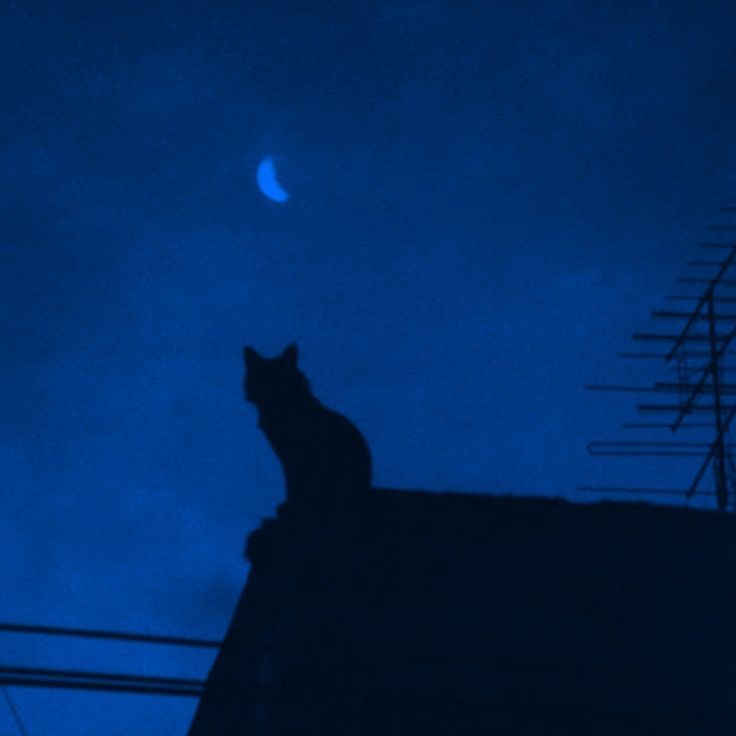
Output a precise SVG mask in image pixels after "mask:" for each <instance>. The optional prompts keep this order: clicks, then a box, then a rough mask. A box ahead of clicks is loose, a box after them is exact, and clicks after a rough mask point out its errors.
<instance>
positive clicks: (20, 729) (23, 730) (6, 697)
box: [2, 687, 28, 736]
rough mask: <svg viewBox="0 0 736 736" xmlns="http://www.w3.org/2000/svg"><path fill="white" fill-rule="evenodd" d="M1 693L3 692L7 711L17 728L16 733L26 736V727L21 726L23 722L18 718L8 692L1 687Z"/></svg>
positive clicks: (16, 710) (18, 714) (16, 709)
mask: <svg viewBox="0 0 736 736" xmlns="http://www.w3.org/2000/svg"><path fill="white" fill-rule="evenodd" d="M2 691H3V695H4V696H5V702H6V703H7V704H8V709H9V710H10V713H11V715H12V716H13V720H14V721H15V725H16V726H17V727H18V731H19V732H20V733H21V734H22V735H23V736H28V731H27V730H26V727H25V725H24V724H23V720H22V719H21V717H20V713H19V712H18V708H17V707H16V705H15V702H14V701H13V699H12V698H11V697H10V691H9V690H8V688H7V687H3V688H2Z"/></svg>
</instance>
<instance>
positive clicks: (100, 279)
mask: <svg viewBox="0 0 736 736" xmlns="http://www.w3.org/2000/svg"><path fill="white" fill-rule="evenodd" d="M735 28H736V4H734V3H733V2H730V1H729V2H727V1H725V0H724V1H720V0H713V1H711V2H708V3H699V2H695V0H691V1H690V2H674V1H672V2H668V1H667V0H661V2H646V3H645V2H641V1H640V0H627V1H625V2H621V1H619V2H613V1H612V0H603V1H602V2H596V3H591V2H588V1H587V0H567V1H563V0H556V1H552V2H531V1H525V0H522V1H519V0H506V1H504V2H487V1H486V2H480V1H478V2H465V3H460V2H450V0H447V1H446V2H441V1H439V0H437V1H433V0H426V1H424V2H423V1H422V0H407V1H405V2H401V1H399V0H395V1H393V2H388V1H387V0H379V1H377V2H370V3H367V2H366V3H359V2H342V3H338V2H331V1H329V0H321V2H319V3H314V2H312V3H307V2H300V1H299V0H268V1H265V0H264V1H263V2H259V3H256V2H250V3H235V2H228V3H225V2H221V3H218V2H182V0H178V1H177V2H175V3H174V2H170V3H169V2H158V1H157V0H148V1H147V2H137V1H136V0H132V1H131V2H127V3H107V2H91V1H90V0H87V1H86V2H79V1H75V0H63V2H62V1H61V0H59V1H58V2H48V1H46V2H37V1H36V0H21V1H20V2H9V1H8V0H6V2H4V3H3V4H2V6H1V7H0V60H1V64H0V89H1V90H2V96H3V104H2V106H1V107H0V192H1V193H2V197H0V279H1V285H2V289H1V291H0V300H2V309H0V332H1V335H2V348H1V350H0V359H1V361H2V362H1V365H2V376H3V380H2V385H1V386H0V472H1V473H2V478H3V501H4V503H3V512H2V514H0V579H1V580H2V595H1V597H0V601H1V605H0V619H1V620H4V621H18V622H25V623H31V622H34V623H42V624H55V625H71V626H89V627H96V628H112V629H124V630H134V631H146V632H154V633H163V634H172V635H175V634H180V635H191V636H205V637H212V638H219V637H221V636H222V635H223V633H224V631H225V628H226V626H227V623H228V621H229V618H230V615H231V613H232V610H233V606H234V604H235V601H236V600H237V596H238V594H239V592H240V589H241V586H242V584H243V582H244V580H245V576H246V574H247V565H246V563H245V562H244V560H243V558H242V549H243V542H244V537H245V535H246V534H247V533H248V531H250V530H251V529H253V528H254V527H255V526H256V525H257V524H258V523H259V520H260V519H261V518H262V517H263V516H264V515H267V514H269V513H271V512H273V510H274V509H275V506H276V505H277V504H278V503H279V501H280V500H281V499H282V497H283V485H282V479H281V470H280V466H279V465H278V462H277V460H276V458H275V456H273V454H272V453H271V451H270V448H269V447H268V445H267V443H266V440H265V438H264V437H263V436H262V435H261V434H260V433H259V431H258V428H257V426H256V413H255V410H254V408H253V407H252V406H251V405H247V404H245V403H244V402H243V399H242V393H241V385H240V384H241V380H242V362H241V349H242V346H243V344H245V343H247V344H250V345H253V346H254V347H255V348H256V349H258V350H259V351H260V352H262V353H263V354H265V355H275V354H277V353H279V352H280V351H281V350H282V349H283V347H284V346H285V345H286V344H287V343H288V342H291V341H296V342H297V343H298V345H299V348H300V362H301V365H302V368H303V369H304V371H305V372H306V374H307V375H308V377H309V378H310V380H311V383H312V386H313V389H314V391H315V394H316V395H317V396H318V397H319V398H320V399H322V400H323V401H324V402H325V403H326V404H328V405H329V406H331V407H334V408H336V409H338V410H339V411H341V412H343V413H345V414H347V415H348V416H350V417H351V418H352V419H353V420H354V421H355V423H356V424H357V425H358V426H359V427H360V428H361V430H362V431H363V433H364V435H365V437H366V438H367V440H368V442H369V443H370V445H371V448H372V452H373V459H374V472H375V483H376V485H379V486H390V487H395V488H406V489H411V488H422V489H427V490H437V491H441V490H463V491H474V492H488V493H504V492H514V493H524V494H544V495H562V496H565V497H566V498H569V499H571V500H578V501H579V500H589V498H590V497H587V496H584V495H581V494H580V493H578V492H576V490H575V489H576V487H577V486H578V485H580V484H602V483H607V484H613V485H622V484H623V485H626V484H635V485H649V486H662V487H670V486H676V487H686V486H687V485H688V483H689V480H690V478H691V476H692V474H693V466H692V464H691V465H685V466H683V465H682V464H679V465H673V464H672V463H669V464H663V463H659V464H655V465H652V464H651V463H641V462H639V463H637V464H635V465H632V464H631V463H630V462H629V463H628V464H627V463H625V462H615V461H610V460H608V461H606V460H603V459H593V458H589V457H588V455H587V453H586V444H587V443H588V442H589V441H590V440H593V439H607V438H617V437H618V438H620V437H621V433H620V431H619V430H618V426H619V423H620V421H621V420H622V419H635V418H636V415H635V411H634V408H633V407H634V401H633V399H632V398H631V397H626V396H621V395H600V394H592V393H589V392H586V391H584V390H583V386H584V385H585V384H588V383H604V382H609V381H610V382H617V383H627V382H628V383H641V384H644V383H647V382H648V381H649V379H650V377H651V373H650V372H648V371H649V370H650V369H649V367H648V366H646V365H643V364H640V363H633V364H632V363H626V362H625V361H622V360H621V359H619V358H617V357H616V353H617V351H619V350H623V349H629V348H630V347H631V344H630V341H629V336H630V334H631V333H632V332H633V331H634V330H636V329H645V328H648V327H650V326H651V325H650V322H649V312H650V310H651V309H653V308H657V307H661V306H663V304H664V302H663V300H664V296H665V295H666V294H668V293H671V292H672V291H673V284H674V281H675V279H676V278H677V277H678V276H680V275H682V274H683V272H684V263H685V261H686V260H687V259H688V258H690V257H693V256H694V255H697V252H698V251H697V248H696V243H697V242H698V241H700V240H703V239H706V236H707V235H708V231H707V226H708V224H710V223H712V222H718V221H719V217H720V216H719V213H718V208H719V206H720V205H722V204H724V203H731V204H733V203H734V202H735V200H736V160H734V157H735V156H736V135H735V133H736V115H735V114H734V113H735V112H736V44H734V29H735ZM266 157H271V158H272V159H273V161H274V163H275V166H276V169H277V171H278V175H279V179H280V181H281V183H282V184H283V186H284V187H285V188H286V189H287V190H288V191H289V193H290V198H289V199H288V201H286V202H284V203H277V202H273V201H269V200H268V199H266V198H265V197H264V196H263V195H262V194H261V192H260V191H259V190H258V187H257V185H256V177H255V172H256V169H257V167H258V164H259V162H260V161H262V160H263V159H264V158H266ZM711 239H712V238H711ZM658 375H659V377H660V378H664V379H666V378H667V376H666V374H664V373H662V374H658ZM696 465H697V462H696ZM672 502H673V503H681V501H680V500H679V499H673V500H672ZM711 504H712V501H711ZM0 657H1V660H0V664H23V665H31V664H33V665H39V666H66V667H82V666H90V667H95V668H98V669H108V670H109V669H119V670H121V671H133V672H140V673H143V672H147V673H150V674H172V675H176V676H189V677H204V676H205V675H206V672H207V669H208V667H209V664H210V657H209V656H206V655H197V656H193V655H185V654H183V653H181V652H177V651H171V650H164V649H160V648H159V649H146V648H136V647H130V646H128V647H123V646H114V647H113V646H102V645H99V644H94V645H93V644H84V645H82V644H80V643H78V642H75V643H73V644H72V643H67V644H63V645H62V644H60V643H57V642H52V641H50V640H40V639H39V640H36V639H34V638H30V637H21V636H9V635H2V636H1V637H0ZM12 694H13V697H14V698H15V701H16V702H17V704H18V708H19V711H20V712H21V715H22V716H23V718H24V720H25V722H26V726H27V728H28V730H29V733H30V734H32V735H33V736H44V735H45V734H58V733H64V734H68V735H69V736H82V735H87V734H90V735H91V734H130V733H136V734H141V735H142V736H149V735H150V736H153V735H160V734H163V733H167V734H168V733H171V734H176V733H184V731H185V729H186V726H187V724H188V722H189V719H190V717H191V714H192V712H193V708H194V706H195V703H194V702H193V701H191V700H180V699H167V698H145V697H137V698H132V697H127V696H121V695H105V696H99V695H97V696H95V695H89V694H79V693H69V692H63V691H62V692H50V691H41V690H39V691H32V690H20V689H14V690H13V691H12ZM59 724H63V728H62V727H61V726H60V725H59ZM12 729H13V726H12V722H11V721H10V718H9V714H8V712H7V709H5V708H4V703H3V702H2V701H0V731H2V732H3V733H5V732H7V733H11V732H13V731H12Z"/></svg>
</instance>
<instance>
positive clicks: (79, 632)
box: [0, 623, 222, 649]
mask: <svg viewBox="0 0 736 736" xmlns="http://www.w3.org/2000/svg"><path fill="white" fill-rule="evenodd" d="M3 631H5V632H10V633H15V634H46V635H49V636H72V637H80V638H83V639H112V640H116V641H130V642H136V643H139V644H164V645H168V646H180V647H197V648H200V649H219V648H220V645H221V644H222V642H221V641H215V640H214V639H196V638H192V637H187V636H159V635H157V634H136V633H132V632H125V631H105V630H101V629H72V628H66V627H61V626H33V625H29V624H13V623H0V632H3Z"/></svg>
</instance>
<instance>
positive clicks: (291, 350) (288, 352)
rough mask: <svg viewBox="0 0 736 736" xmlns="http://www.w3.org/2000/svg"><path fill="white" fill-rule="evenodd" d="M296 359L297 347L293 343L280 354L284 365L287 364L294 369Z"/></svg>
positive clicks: (297, 354) (297, 355)
mask: <svg viewBox="0 0 736 736" xmlns="http://www.w3.org/2000/svg"><path fill="white" fill-rule="evenodd" d="M298 357H299V351H298V350H297V347H296V345H295V344H294V343H293V342H292V343H291V344H290V345H288V346H287V347H286V349H285V350H284V352H283V353H281V360H283V361H284V362H285V363H288V364H289V365H291V366H293V367H295V368H296V360H297V358H298Z"/></svg>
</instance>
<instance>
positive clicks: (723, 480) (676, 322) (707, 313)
mask: <svg viewBox="0 0 736 736" xmlns="http://www.w3.org/2000/svg"><path fill="white" fill-rule="evenodd" d="M721 212H731V213H736V207H722V208H721ZM710 229H711V230H712V231H716V232H721V233H726V232H728V231H733V232H736V225H733V224H722V225H712V226H711V227H710ZM699 245H700V248H701V251H702V252H704V253H705V254H706V255H704V257H702V258H697V259H694V260H690V261H688V262H687V265H688V266H689V268H690V269H691V270H690V271H689V272H688V275H687V276H684V277H682V278H680V279H678V284H679V285H681V287H682V288H681V291H683V292H686V293H676V294H672V295H669V296H667V297H666V299H667V301H668V302H669V303H670V306H668V307H667V308H665V309H658V310H654V311H653V312H652V313H651V316H652V318H653V319H654V320H656V321H657V322H658V323H660V324H665V325H668V326H669V325H672V326H673V327H674V329H671V328H669V327H663V329H662V330H659V331H656V332H635V333H634V334H633V339H634V341H635V342H636V343H638V344H640V345H642V344H643V345H645V346H646V348H642V349H640V350H636V351H633V352H622V353H619V355H620V356H621V357H623V358H625V359H630V360H643V361H659V360H662V361H664V363H665V364H666V367H667V368H669V369H670V370H671V371H674V374H675V375H674V377H673V378H672V379H671V380H669V381H657V382H655V383H654V384H653V385H649V386H616V385H592V386H587V388H588V389H591V390H594V391H617V392H624V393H632V394H639V395H644V396H646V398H643V399H642V403H639V404H638V407H637V408H638V412H639V415H640V416H641V417H642V421H637V422H630V423H624V424H623V428H624V429H626V430H629V431H634V432H647V433H655V434H656V435H657V436H655V437H654V438H653V439H649V438H647V439H645V440H641V439H635V440H625V441H595V442H591V443H589V445H588V452H589V453H590V454H591V455H595V456H607V457H637V458H645V457H650V458H651V457H659V458H700V460H701V462H700V465H699V467H698V468H697V471H696V472H695V474H694V477H693V478H692V481H691V483H690V485H689V487H688V488H686V489H679V490H673V489H662V488H622V487H618V488H615V487H596V486H582V487H580V488H579V490H582V491H598V492H610V493H622V492H625V493H634V494H651V495H654V494H659V495H677V494H683V495H684V497H685V498H686V499H688V500H689V499H691V498H692V497H693V496H694V495H695V494H696V493H698V494H699V495H701V496H703V495H706V496H714V497H715V500H716V506H717V508H718V509H719V510H720V511H726V510H728V509H731V510H734V511H736V464H734V460H733V452H732V451H733V445H732V443H731V441H730V439H729V430H730V428H731V425H732V423H733V421H734V417H736V382H734V381H733V377H734V376H735V375H736V371H735V370H734V367H732V366H731V365H730V364H729V361H730V360H731V361H732V359H733V357H734V352H735V351H736V242H730V243H729V242H705V243H700V244H699ZM678 291H679V290H678ZM687 292H690V293H687ZM693 292H695V293H693ZM650 397H651V398H650ZM662 431H664V432H666V433H667V437H666V438H665V439H663V438H662V436H661V432H662ZM657 433H659V434H657ZM686 433H687V437H686V438H685V439H680V438H682V437H683V434H686ZM693 435H695V436H696V437H697V439H698V441H694V440H693V439H692V437H693ZM638 436H641V435H638ZM673 437H675V438H676V439H673ZM709 468H710V469H711V470H712V476H713V488H714V490H713V491H707V490H704V489H703V485H704V483H703V481H704V478H705V477H706V474H707V472H708V469H709Z"/></svg>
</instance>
